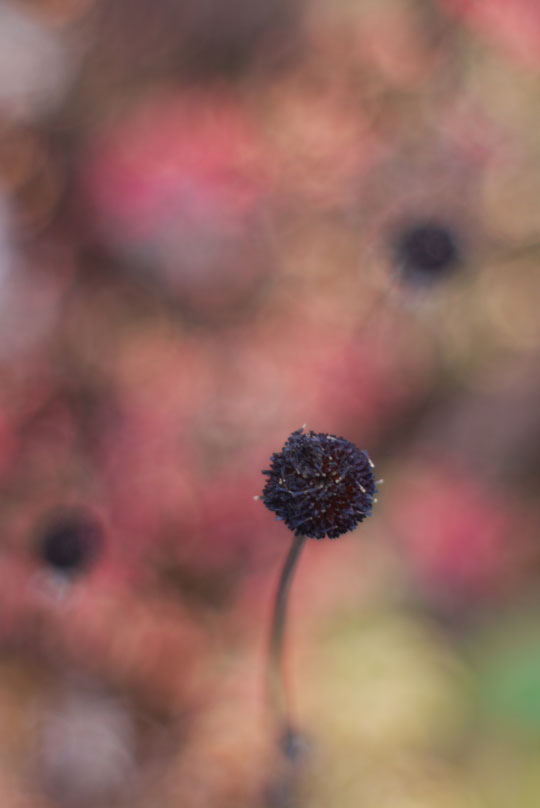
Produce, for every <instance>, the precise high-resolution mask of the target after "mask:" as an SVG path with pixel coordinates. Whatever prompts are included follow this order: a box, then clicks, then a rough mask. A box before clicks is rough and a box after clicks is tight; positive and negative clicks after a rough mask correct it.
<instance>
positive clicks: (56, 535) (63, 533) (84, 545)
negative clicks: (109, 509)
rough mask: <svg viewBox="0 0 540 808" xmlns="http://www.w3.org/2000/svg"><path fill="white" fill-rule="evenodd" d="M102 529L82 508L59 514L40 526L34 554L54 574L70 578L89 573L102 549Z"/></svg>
mask: <svg viewBox="0 0 540 808" xmlns="http://www.w3.org/2000/svg"><path fill="white" fill-rule="evenodd" d="M103 543H104V536H103V528H102V526H101V524H100V522H99V521H98V520H97V518H96V517H95V516H94V515H93V514H92V513H91V512H90V511H88V510H86V509H84V508H74V509H69V510H62V511H58V512H57V513H55V514H52V515H51V516H49V518H48V519H47V521H46V522H45V523H44V524H43V525H42V526H41V528H40V530H39V533H38V537H37V540H36V552H37V555H38V557H39V558H40V559H41V561H42V562H43V563H44V564H45V565H46V566H47V567H49V568H50V569H52V570H53V571H54V572H57V573H59V574H61V575H64V576H67V577H71V576H75V575H78V574H81V573H83V572H85V571H86V570H88V569H89V568H90V567H91V566H92V565H93V564H94V562H95V561H96V559H97V557H98V556H99V554H100V552H101V550H102V549H103Z"/></svg>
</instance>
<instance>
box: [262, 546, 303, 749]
mask: <svg viewBox="0 0 540 808" xmlns="http://www.w3.org/2000/svg"><path fill="white" fill-rule="evenodd" d="M305 541H306V537H305V536H295V537H294V540H293V543H292V545H291V547H290V549H289V552H288V554H287V557H286V559H285V563H284V565H283V569H282V571H281V576H280V578H279V583H278V587H277V590H276V596H275V600H274V610H273V613H272V623H271V630H270V646H269V658H268V685H269V688H268V689H269V697H270V704H271V707H272V709H273V710H274V712H275V715H276V717H277V719H278V723H279V724H280V728H281V730H282V731H283V732H284V733H286V732H287V731H288V730H289V708H288V700H287V691H286V688H285V682H284V676H283V638H284V634H285V619H286V614H287V602H288V596H289V590H290V588H291V582H292V577H293V573H294V570H295V568H296V563H297V561H298V557H299V555H300V551H301V549H302V547H303V546H304V543H305Z"/></svg>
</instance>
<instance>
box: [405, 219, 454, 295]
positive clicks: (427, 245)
mask: <svg viewBox="0 0 540 808" xmlns="http://www.w3.org/2000/svg"><path fill="white" fill-rule="evenodd" d="M392 251H393V260H394V265H395V267H396V269H397V271H398V274H399V276H400V277H401V278H402V279H403V280H405V281H411V282H413V283H420V284H430V283H436V282H437V281H439V280H442V279H443V278H445V277H446V276H447V275H450V274H452V273H453V272H454V271H455V270H456V269H457V267H458V266H459V265H460V263H461V261H462V252H461V244H460V239H459V236H458V235H457V234H456V233H455V232H454V230H453V228H452V227H450V226H448V225H446V224H443V223H441V222H437V221H435V220H431V221H430V220H425V221H420V222H417V223H414V224H412V225H408V226H406V227H403V228H402V229H400V230H399V231H398V232H397V233H396V234H395V236H394V238H393V243H392Z"/></svg>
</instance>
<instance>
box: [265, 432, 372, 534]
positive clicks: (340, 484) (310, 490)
mask: <svg viewBox="0 0 540 808" xmlns="http://www.w3.org/2000/svg"><path fill="white" fill-rule="evenodd" d="M263 474H266V475H267V477H268V480H267V482H266V485H265V486H264V489H263V492H262V501H263V502H264V504H265V505H266V507H267V508H268V509H269V510H271V511H274V513H275V514H276V517H277V518H278V519H282V520H283V521H284V522H285V524H286V525H287V527H288V528H289V529H290V530H292V531H293V532H294V533H295V534H296V535H297V536H301V535H304V536H308V537H309V538H312V539H323V538H324V537H325V536H328V537H329V538H330V539H336V538H337V537H338V536H341V535H342V533H346V532H347V531H349V530H354V528H355V527H356V526H357V525H358V524H359V523H360V522H362V521H363V520H364V519H365V518H366V516H369V515H370V514H371V510H372V506H373V502H374V496H375V493H376V486H375V477H374V474H373V464H372V462H371V460H370V459H369V457H368V455H367V453H366V452H364V451H360V449H357V448H356V446H355V445H354V444H353V443H351V442H350V441H348V440H345V438H338V437H336V436H335V435H326V434H324V433H318V434H317V433H315V432H306V433H304V431H303V429H298V430H296V432H293V433H292V435H290V436H289V438H288V439H287V442H286V443H285V446H284V447H283V449H282V450H281V452H279V453H274V454H273V455H272V457H271V459H270V469H269V470H266V471H263Z"/></svg>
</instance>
